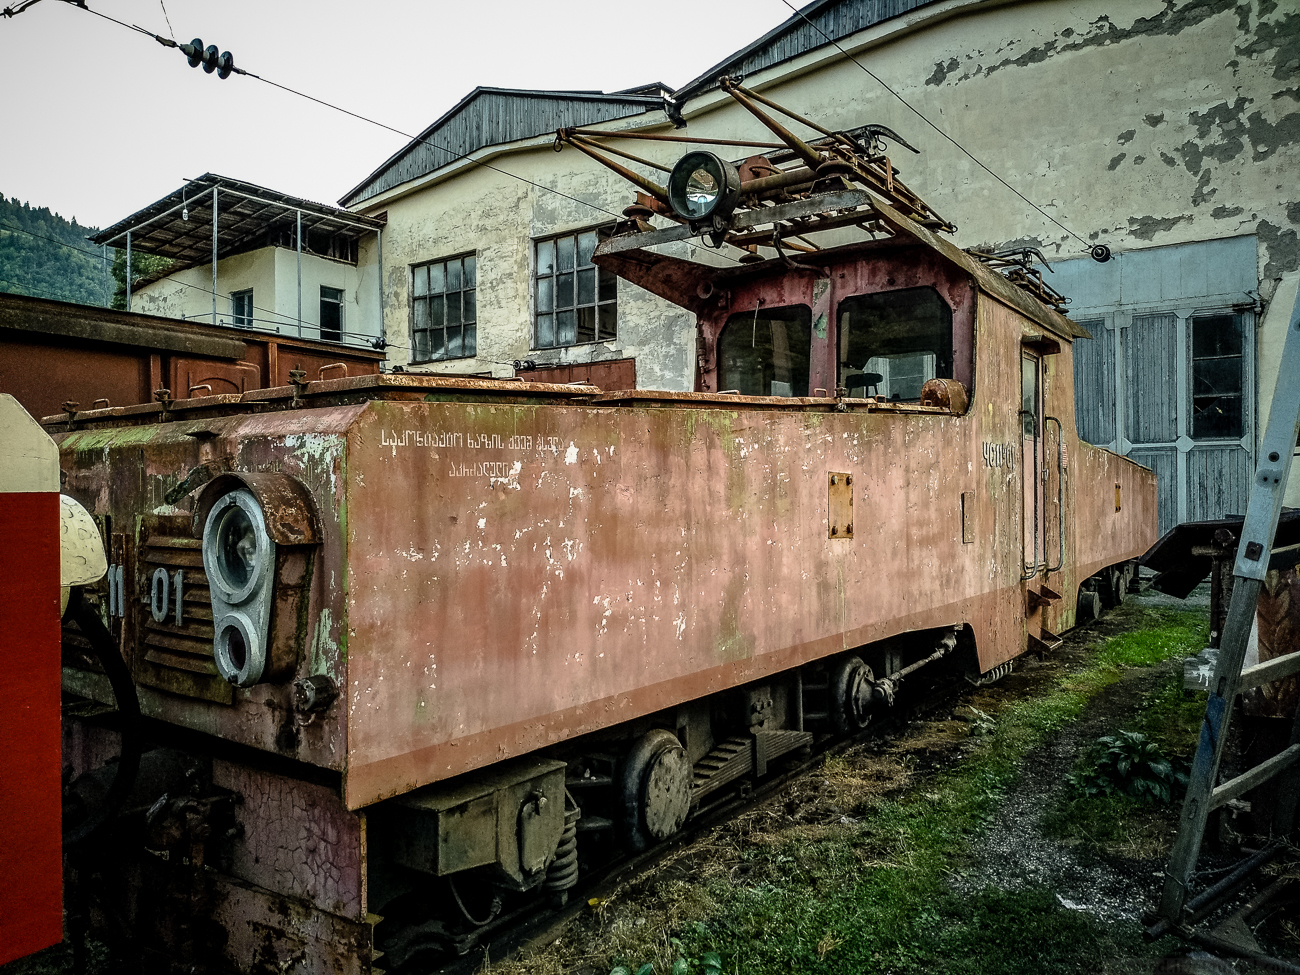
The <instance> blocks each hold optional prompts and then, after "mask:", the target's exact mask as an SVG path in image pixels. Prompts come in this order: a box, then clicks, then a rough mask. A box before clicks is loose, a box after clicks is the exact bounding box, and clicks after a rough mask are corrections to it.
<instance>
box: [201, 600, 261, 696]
mask: <svg viewBox="0 0 1300 975" xmlns="http://www.w3.org/2000/svg"><path fill="white" fill-rule="evenodd" d="M215 630H216V640H215V642H214V645H213V653H212V659H213V662H214V663H215V664H216V665H217V671H218V673H220V674H221V676H222V677H223V678H225V679H226V680H227V681H229V682H230V683H232V684H234V685H235V686H236V687H252V686H253V685H254V684H256V683H257V682H258V681H260V680H261V679H262V673H263V672H264V671H265V670H266V646H265V645H264V644H263V643H262V638H261V635H260V634H259V633H258V631H257V627H255V626H254V625H253V623H252V621H251V620H250V619H249V618H248V617H247V616H245V615H244V614H243V613H227V614H226V615H225V616H223V617H221V619H219V620H217V621H216V626H215Z"/></svg>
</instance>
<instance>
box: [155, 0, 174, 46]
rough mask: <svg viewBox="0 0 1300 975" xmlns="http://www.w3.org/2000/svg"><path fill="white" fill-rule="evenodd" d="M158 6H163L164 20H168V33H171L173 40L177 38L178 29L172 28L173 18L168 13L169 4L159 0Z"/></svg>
mask: <svg viewBox="0 0 1300 975" xmlns="http://www.w3.org/2000/svg"><path fill="white" fill-rule="evenodd" d="M158 6H160V7H162V12H163V20H165V21H167V33H168V34H170V35H171V38H172V40H173V41H174V40H176V31H175V30H173V29H172V19H171V17H169V16H168V15H167V4H165V3H163V0H158Z"/></svg>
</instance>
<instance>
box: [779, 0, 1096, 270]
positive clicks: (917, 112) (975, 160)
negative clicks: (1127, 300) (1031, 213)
mask: <svg viewBox="0 0 1300 975" xmlns="http://www.w3.org/2000/svg"><path fill="white" fill-rule="evenodd" d="M781 2H782V3H784V4H785V5H786V6H787V7H789V8H790V9H791V10H792V11H794V13H795V14H796V15H797V16H799V17H802V18H803V19H804V21H805V22H806V23H807V24H808V26H809V27H811V28H812V29H813V30H815V31H816V32H817V33H818V34H821V36H822V37H824V38H826V40H827V41H828V42H830V43H831V44H833V45H834V46H835V48H836V49H837V50H838V51H839V52H840V53H841V54H843V55H844V56H845V57H846V58H848V59H849V60H850V61H852V62H853V63H854V64H856V65H857V66H858V67H859V68H861V69H862V70H863V71H865V72H866V73H867V74H868V75H869V76H870V77H871V78H873V79H874V80H875V82H876V84H878V85H880V87H881V88H884V89H885V91H887V92H889V93H890V94H891V95H893V96H894V97H895V98H897V99H898V100H899V101H900V102H902V103H903V104H904V105H905V106H907V108H908V109H909V110H910V111H911V112H912V113H913V114H914V115H916V117H917V118H919V119H920V120H921V121H922V122H924V123H925V124H926V125H928V126H930V128H932V129H934V131H936V132H938V133H939V134H940V135H941V136H943V137H944V138H945V139H947V140H948V141H949V142H951V143H952V144H953V145H954V146H956V147H957V148H958V149H960V150H961V151H962V152H964V153H965V154H966V155H967V156H968V157H970V160H971V162H973V163H975V165H977V166H979V168H980V169H982V170H984V172H986V173H988V174H989V175H990V176H992V177H993V178H994V179H995V180H997V181H998V182H999V183H1001V184H1002V185H1003V186H1005V187H1006V188H1007V189H1009V190H1010V191H1011V192H1012V193H1014V194H1015V195H1016V196H1018V197H1020V199H1022V200H1024V201H1025V202H1026V203H1028V204H1029V205H1030V206H1031V207H1033V208H1034V209H1035V210H1037V211H1038V212H1039V213H1041V214H1042V215H1043V216H1044V217H1046V218H1047V219H1048V220H1050V221H1051V222H1052V223H1054V224H1056V225H1057V226H1058V227H1060V228H1061V229H1062V230H1064V231H1065V232H1066V233H1067V234H1069V235H1070V236H1071V237H1073V238H1074V239H1075V240H1077V241H1078V242H1079V243H1081V244H1082V245H1083V246H1084V247H1085V248H1091V247H1092V245H1091V244H1090V243H1089V242H1088V241H1086V240H1084V239H1083V238H1082V237H1080V236H1079V235H1078V234H1077V233H1075V232H1074V231H1073V230H1071V229H1070V228H1069V227H1067V226H1066V225H1065V224H1063V223H1061V221H1059V220H1057V219H1056V218H1055V217H1054V216H1052V215H1051V214H1050V213H1048V212H1047V211H1046V210H1044V209H1043V208H1042V207H1040V206H1039V205H1038V204H1037V203H1035V202H1034V201H1033V200H1031V199H1030V198H1029V197H1027V196H1025V194H1023V193H1021V192H1020V191H1019V190H1018V189H1016V188H1015V187H1014V186H1012V185H1011V184H1010V183H1008V182H1007V181H1006V180H1005V179H1003V178H1002V177H1001V176H999V175H998V174H997V173H995V172H994V171H993V170H991V169H990V168H989V167H988V166H986V165H985V164H984V163H983V162H982V161H981V160H980V159H978V158H977V157H976V156H975V154H974V153H972V152H971V151H970V150H969V149H967V148H966V147H965V146H963V145H962V144H961V143H960V142H958V141H957V140H956V139H954V138H953V137H952V136H950V135H949V134H948V133H947V132H945V131H944V130H943V129H941V128H939V126H938V125H936V124H935V123H934V122H932V121H931V120H930V119H929V118H928V117H926V116H925V115H924V114H923V113H922V112H921V111H920V110H919V109H917V108H916V107H915V106H914V105H912V103H911V102H909V101H908V100H907V99H906V98H904V97H903V96H902V95H900V94H899V93H898V92H897V91H895V90H894V89H893V88H891V87H890V86H889V85H888V84H886V83H885V81H884V80H883V79H882V78H881V77H880V76H879V75H877V74H876V73H875V72H874V71H872V70H871V69H870V68H868V67H867V66H866V65H865V64H863V63H862V62H861V61H859V60H858V59H857V58H855V57H854V56H853V55H852V54H850V53H849V52H848V51H846V50H844V47H843V46H842V45H841V44H840V42H839V41H837V40H836V39H835V38H833V37H831V36H830V35H829V34H827V33H826V32H825V31H824V30H822V29H821V28H820V27H818V26H817V25H816V24H815V23H813V22H812V20H811V19H810V18H809V17H808V15H807V14H805V13H804V12H803V11H802V10H800V9H799V8H797V7H795V5H794V4H792V3H791V2H790V0H781Z"/></svg>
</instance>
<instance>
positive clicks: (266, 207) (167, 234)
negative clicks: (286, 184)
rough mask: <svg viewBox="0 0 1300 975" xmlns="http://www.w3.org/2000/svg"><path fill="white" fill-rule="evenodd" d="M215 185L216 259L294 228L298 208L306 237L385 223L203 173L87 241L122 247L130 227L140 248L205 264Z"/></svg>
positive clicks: (356, 232)
mask: <svg viewBox="0 0 1300 975" xmlns="http://www.w3.org/2000/svg"><path fill="white" fill-rule="evenodd" d="M214 188H215V189H216V190H217V197H218V199H217V256H218V260H219V259H220V258H222V257H227V256H229V255H230V254H237V253H240V252H242V251H244V250H248V249H249V248H251V247H255V246H264V245H265V241H266V238H267V234H268V232H270V231H272V230H275V229H276V228H282V229H293V230H294V231H295V232H296V228H297V219H298V214H299V213H301V214H302V231H303V238H304V242H305V241H307V240H310V239H311V236H312V235H313V234H317V233H320V234H328V235H331V236H337V237H344V238H347V239H349V240H351V239H356V238H359V237H360V236H361V235H362V234H364V233H365V232H367V231H370V230H375V229H377V228H379V227H382V226H383V225H384V221H383V220H378V219H375V218H373V217H367V216H363V215H362V214H359V213H350V212H348V211H347V210H339V209H337V208H336V207H331V206H326V205H325V204H323V203H313V202H312V201H311V200H304V199H301V198H299V197H296V196H289V195H287V194H285V193H279V192H277V191H275V190H270V189H267V188H266V187H265V186H258V185H257V184H256V183H245V182H244V181H243V180H238V179H231V178H230V177H229V176H218V175H217V174H216V173H204V174H203V175H202V176H200V177H199V178H198V179H192V180H190V181H189V182H188V183H186V184H185V185H184V186H182V187H181V188H180V189H178V190H176V191H174V192H172V193H169V194H168V195H167V196H164V197H163V198H162V199H161V200H158V201H156V202H154V203H151V204H149V205H148V206H147V207H145V208H144V209H142V210H138V211H137V212H135V213H133V214H131V216H129V217H127V218H126V219H125V220H119V221H118V222H117V223H115V224H113V226H111V227H109V228H107V229H105V230H101V231H100V232H99V233H97V234H95V235H94V236H93V237H91V238H90V240H91V241H92V242H93V243H96V244H110V245H112V246H114V247H125V246H126V234H127V232H128V231H130V232H131V235H132V241H131V246H132V248H133V249H134V250H135V251H137V252H139V253H145V254H159V255H161V256H163V257H170V258H171V259H172V260H174V261H179V262H180V265H179V266H180V267H193V266H195V265H198V264H206V263H208V262H210V261H211V260H212V190H213V189H214ZM168 270H169V272H170V271H175V270H178V268H177V267H172V268H169V269H168Z"/></svg>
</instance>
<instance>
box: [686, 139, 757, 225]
mask: <svg viewBox="0 0 1300 975" xmlns="http://www.w3.org/2000/svg"><path fill="white" fill-rule="evenodd" d="M739 199H740V174H739V173H738V172H736V167H735V166H732V165H731V164H730V163H727V162H724V161H723V160H722V159H719V158H718V157H717V156H715V155H714V154H713V153H711V152H703V151H700V152H688V153H687V154H686V155H684V156H682V158H681V159H679V160H678V161H677V165H676V166H674V167H673V171H672V175H670V176H669V177H668V202H669V203H671V204H672V208H673V210H674V211H676V213H677V215H678V216H679V217H682V218H683V219H685V220H689V221H691V222H692V223H696V222H698V221H701V220H708V219H710V218H717V219H719V220H726V219H727V217H729V216H731V211H732V210H734V209H735V208H736V203H737V201H738V200H739Z"/></svg>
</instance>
